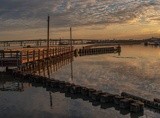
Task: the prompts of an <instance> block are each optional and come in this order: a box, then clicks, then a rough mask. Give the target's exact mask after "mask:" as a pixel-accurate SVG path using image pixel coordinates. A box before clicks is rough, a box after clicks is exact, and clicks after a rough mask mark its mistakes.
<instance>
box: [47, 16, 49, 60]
mask: <svg viewBox="0 0 160 118" xmlns="http://www.w3.org/2000/svg"><path fill="white" fill-rule="evenodd" d="M49 22H50V17H49V15H48V28H47V58H48V57H49Z"/></svg>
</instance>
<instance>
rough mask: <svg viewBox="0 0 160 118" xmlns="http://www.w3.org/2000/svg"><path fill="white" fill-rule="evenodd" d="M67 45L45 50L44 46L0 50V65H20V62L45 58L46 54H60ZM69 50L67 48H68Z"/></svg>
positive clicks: (62, 53)
mask: <svg viewBox="0 0 160 118" xmlns="http://www.w3.org/2000/svg"><path fill="white" fill-rule="evenodd" d="M63 49H64V50H68V49H69V47H68V46H65V47H51V48H50V49H49V50H48V51H49V52H47V49H46V48H22V49H13V50H1V51H0V66H1V67H5V66H17V67H18V66H21V65H22V64H26V63H31V62H35V61H40V60H44V59H46V58H47V57H48V56H49V58H50V57H54V56H59V57H60V56H62V55H64V54H65V53H67V52H64V51H63ZM68 52H69V50H68Z"/></svg>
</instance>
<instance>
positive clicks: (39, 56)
mask: <svg viewBox="0 0 160 118" xmlns="http://www.w3.org/2000/svg"><path fill="white" fill-rule="evenodd" d="M40 54H41V52H40V50H38V60H40V58H41V55H40Z"/></svg>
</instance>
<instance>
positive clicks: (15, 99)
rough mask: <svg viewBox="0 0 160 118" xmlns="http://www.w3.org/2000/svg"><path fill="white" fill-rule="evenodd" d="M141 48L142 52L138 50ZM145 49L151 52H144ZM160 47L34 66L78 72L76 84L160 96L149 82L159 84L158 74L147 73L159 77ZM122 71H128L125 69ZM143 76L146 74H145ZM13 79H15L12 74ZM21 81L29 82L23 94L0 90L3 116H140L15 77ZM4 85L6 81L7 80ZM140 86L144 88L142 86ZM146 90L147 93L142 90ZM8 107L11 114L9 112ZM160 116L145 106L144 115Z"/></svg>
mask: <svg viewBox="0 0 160 118" xmlns="http://www.w3.org/2000/svg"><path fill="white" fill-rule="evenodd" d="M134 49H136V51H134ZM137 50H141V52H138V51H137ZM144 50H145V51H148V52H149V53H148V54H146V53H143V51H144ZM153 50H154V52H153ZM123 51H124V52H125V53H124V52H123ZM126 51H129V52H130V53H126ZM145 51H144V52H145ZM158 51H159V50H158V49H150V48H147V49H144V47H141V46H135V47H123V48H122V54H121V56H116V55H115V54H114V55H113V54H109V55H96V56H88V57H86V56H85V57H79V58H76V59H74V62H73V64H69V63H70V62H72V61H71V59H68V61H66V63H65V62H61V64H64V65H65V66H63V68H62V65H61V64H60V63H59V64H57V65H56V64H53V65H54V66H53V65H52V66H50V67H49V66H46V67H48V68H46V67H45V66H41V67H43V68H39V70H40V71H39V70H33V71H32V72H33V73H35V74H40V75H41V76H47V77H50V78H55V79H59V80H65V81H70V80H71V78H72V77H73V75H74V78H72V79H73V81H74V83H76V84H80V85H85V86H89V87H94V88H97V89H102V90H105V91H107V92H108V91H110V92H114V93H119V91H123V90H124V91H125V90H126V89H127V90H128V91H126V92H132V91H134V90H136V91H134V93H136V92H137V93H141V94H140V95H142V96H144V97H146V96H145V95H147V96H148V95H149V96H151V95H152V96H153V97H154V96H158V95H156V94H155V93H158V92H159V90H157V89H154V93H152V91H153V89H152V88H150V87H151V86H150V85H148V86H149V88H146V86H147V83H149V82H150V81H152V82H151V83H152V86H156V84H158V83H159V81H158V80H157V79H156V78H155V79H152V80H151V79H150V80H148V78H147V76H149V78H154V77H159V75H158V74H155V75H154V72H153V71H152V70H154V69H155V68H157V66H156V67H154V66H153V64H154V65H155V63H156V64H157V65H158V64H159V62H157V60H159V56H157V54H158ZM137 52H138V53H137ZM152 54H153V55H152ZM155 55H156V56H155ZM150 59H152V61H153V62H154V63H151V61H150ZM144 62H148V63H147V64H148V65H146V66H145V68H141V67H142V66H144V65H143V64H144ZM67 64H68V65H67ZM45 65H46V64H45ZM60 65H61V66H60ZM71 65H72V66H71ZM149 66H150V67H152V68H150V73H148V74H147V76H144V73H143V72H146V71H147V69H148V67H149ZM44 67H45V68H44ZM71 67H72V70H74V71H73V72H72V71H71ZM140 68H141V69H140ZM119 69H121V70H119ZM56 70H58V71H56ZM131 70H132V72H131V73H130V74H129V71H131ZM138 70H139V71H138ZM122 71H123V72H124V73H122ZM156 71H157V72H159V69H158V68H157V70H156ZM120 73H121V74H120ZM140 73H141V74H140ZM146 73H147V72H146ZM142 76H144V77H143V78H141V77H142ZM7 78H10V77H7ZM138 78H141V80H138ZM144 79H145V80H144ZM1 80H2V79H1ZM4 80H5V81H6V82H7V81H8V80H7V79H4ZM11 80H12V81H13V79H12V78H11ZM153 80H154V81H157V83H154V81H153ZM124 81H125V82H124ZM133 81H135V82H133ZM140 81H143V82H144V84H146V86H145V88H143V89H141V88H142V87H143V86H144V84H142V82H140ZM18 82H19V83H23V84H26V85H28V89H27V87H24V91H23V92H22V94H21V93H15V92H14V93H9V95H7V93H8V92H4V91H1V92H0V93H1V96H0V99H1V100H2V101H0V106H2V109H1V110H0V117H4V116H5V115H6V117H11V116H17V115H18V116H20V117H23V116H28V117H53V116H55V117H97V118H98V117H113V118H114V117H121V118H125V117H126V118H128V117H133V118H134V117H137V115H136V114H131V113H128V112H126V111H120V110H119V109H118V108H117V107H114V106H112V105H111V106H107V107H104V108H100V106H99V105H97V104H95V103H92V102H89V101H86V100H85V99H83V98H82V99H75V97H74V96H70V95H66V94H64V93H60V91H57V90H50V91H47V92H46V89H44V88H42V86H40V87H38V88H35V87H33V86H35V84H36V83H32V84H29V83H28V82H23V81H22V80H15V81H13V83H18ZM129 82H131V83H130V86H125V87H124V84H128V83H129ZM139 82H140V83H139ZM3 83H4V82H3ZM137 83H139V84H138V85H137V86H138V87H137V86H136V84H137ZM15 85H16V84H15ZM31 85H32V86H31ZM4 86H6V85H5V84H4ZM140 86H141V88H139V87H140ZM128 87H129V88H128ZM133 87H134V88H133ZM146 89H147V90H146ZM56 91H57V92H56ZM143 91H146V92H145V94H144V95H143V94H142V92H143ZM149 91H150V92H149ZM11 96H12V97H11ZM26 98H27V99H26ZM72 99H74V100H72ZM3 108H4V109H3ZM10 108H14V109H10ZM8 111H9V113H10V114H7V112H8ZM159 116H160V115H159V113H156V112H152V111H150V110H148V109H145V111H144V115H143V116H142V117H155V118H156V117H157V118H158V117H159Z"/></svg>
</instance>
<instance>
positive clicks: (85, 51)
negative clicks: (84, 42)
mask: <svg viewBox="0 0 160 118" xmlns="http://www.w3.org/2000/svg"><path fill="white" fill-rule="evenodd" d="M120 52H121V47H120V46H118V47H88V46H86V47H83V48H82V49H79V50H75V55H79V56H86V55H96V54H107V53H120Z"/></svg>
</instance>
